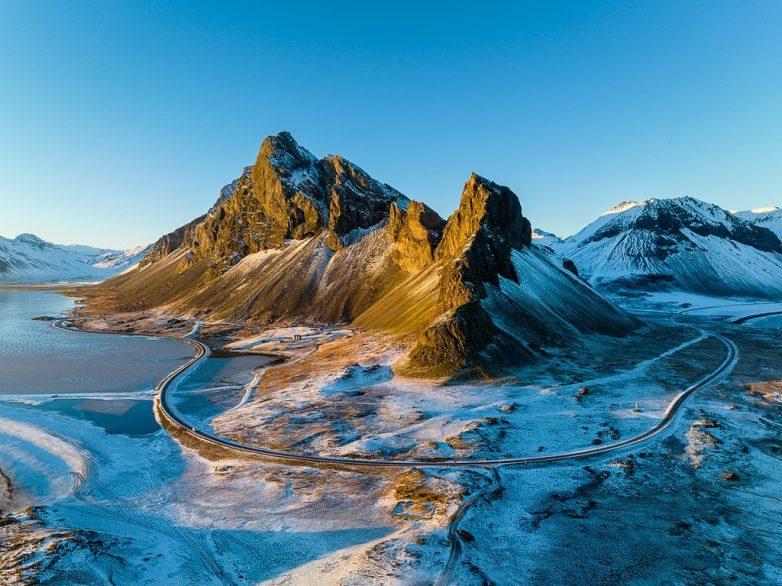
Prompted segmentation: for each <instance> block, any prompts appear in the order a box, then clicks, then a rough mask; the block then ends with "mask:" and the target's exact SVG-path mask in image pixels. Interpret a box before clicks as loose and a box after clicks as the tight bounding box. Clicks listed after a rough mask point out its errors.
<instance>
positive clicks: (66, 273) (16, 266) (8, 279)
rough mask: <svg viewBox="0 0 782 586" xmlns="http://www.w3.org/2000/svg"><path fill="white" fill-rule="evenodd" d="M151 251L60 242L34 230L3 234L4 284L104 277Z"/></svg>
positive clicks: (0, 276) (0, 264) (0, 275)
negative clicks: (31, 231)
mask: <svg viewBox="0 0 782 586" xmlns="http://www.w3.org/2000/svg"><path fill="white" fill-rule="evenodd" d="M147 251H148V247H138V248H134V249H131V250H111V249H106V248H93V247H91V246H82V245H58V244H52V243H51V242H47V241H45V240H42V239H41V238H38V237H37V236H35V235H33V234H20V235H19V236H17V237H16V238H14V239H13V240H12V239H8V238H3V237H2V236H0V284H30V283H53V282H63V281H102V280H103V279H106V278H108V277H110V276H112V275H115V274H117V273H118V272H120V271H123V270H126V269H127V268H129V267H131V266H133V265H134V264H136V263H137V262H139V260H141V258H142V257H143V256H144V255H145V254H146V253H147Z"/></svg>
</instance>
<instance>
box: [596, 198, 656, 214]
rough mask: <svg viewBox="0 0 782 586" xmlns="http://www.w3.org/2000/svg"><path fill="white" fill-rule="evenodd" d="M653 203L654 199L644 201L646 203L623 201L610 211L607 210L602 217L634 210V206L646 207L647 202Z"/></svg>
mask: <svg viewBox="0 0 782 586" xmlns="http://www.w3.org/2000/svg"><path fill="white" fill-rule="evenodd" d="M653 201H655V200H654V199H649V200H646V201H633V200H628V201H623V202H622V203H619V204H617V205H615V206H614V207H612V208H611V209H610V210H608V211H607V212H605V213H604V214H602V215H603V216H611V215H613V214H621V213H622V212H626V211H627V210H629V209H631V208H634V207H636V206H642V205H646V203H647V202H653Z"/></svg>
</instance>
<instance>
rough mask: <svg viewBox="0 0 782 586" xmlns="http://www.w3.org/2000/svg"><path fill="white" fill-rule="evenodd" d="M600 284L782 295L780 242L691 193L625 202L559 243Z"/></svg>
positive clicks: (584, 273)
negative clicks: (690, 195)
mask: <svg viewBox="0 0 782 586" xmlns="http://www.w3.org/2000/svg"><path fill="white" fill-rule="evenodd" d="M554 246H555V250H556V251H557V252H558V253H560V254H562V255H564V256H567V257H568V258H570V259H572V260H573V261H574V262H575V264H576V266H577V267H578V269H579V271H580V273H581V275H582V276H584V277H585V278H587V279H588V280H589V282H590V283H592V284H593V285H594V286H595V287H598V288H601V289H605V290H610V291H617V290H643V291H648V290H667V289H678V290H684V291H692V292H697V293H704V294H710V295H727V296H749V297H761V298H781V297H782V242H780V239H779V238H778V237H777V236H776V235H775V234H774V233H773V232H771V231H770V230H767V229H765V228H763V227H761V226H760V225H756V224H754V223H751V222H748V221H746V220H745V219H742V218H741V217H738V216H736V215H734V214H731V213H730V212H727V211H725V210H723V209H721V208H719V207H717V206H715V205H712V204H708V203H705V202H702V201H699V200H696V199H693V198H691V197H682V198H675V199H649V200H646V201H644V202H624V203H622V204H620V205H619V206H617V207H615V208H614V209H612V210H610V211H609V212H607V213H606V214H604V215H602V216H600V217H599V218H598V219H597V220H595V221H594V222H592V223H591V224H589V225H588V226H587V227H585V228H584V229H583V230H581V231H580V232H578V233H577V234H575V235H574V236H571V237H570V238H567V239H566V240H564V241H562V242H561V243H559V244H555V245H554Z"/></svg>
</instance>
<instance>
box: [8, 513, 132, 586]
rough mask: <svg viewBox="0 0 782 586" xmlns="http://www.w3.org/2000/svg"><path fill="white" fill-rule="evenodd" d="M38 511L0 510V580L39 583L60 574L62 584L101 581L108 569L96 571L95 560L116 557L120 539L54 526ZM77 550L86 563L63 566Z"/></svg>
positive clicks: (58, 577) (9, 583) (16, 582)
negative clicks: (40, 518) (14, 511)
mask: <svg viewBox="0 0 782 586" xmlns="http://www.w3.org/2000/svg"><path fill="white" fill-rule="evenodd" d="M38 515H39V509H38V508H36V507H30V508H28V509H26V510H24V511H21V512H18V513H14V514H4V513H0V583H1V584H8V585H11V584H14V585H16V584H19V585H22V584H39V583H41V582H42V580H41V577H42V576H44V575H50V576H57V579H58V581H59V582H58V583H62V584H90V583H100V581H101V578H105V575H106V573H105V571H101V570H96V571H93V570H94V568H93V567H92V564H93V563H94V562H95V561H96V560H98V559H99V558H100V559H102V560H103V561H105V559H106V558H115V556H114V554H113V553H112V551H113V550H114V548H116V547H117V541H116V540H112V541H106V540H105V539H103V538H100V537H99V536H98V535H97V534H96V533H94V532H92V531H61V530H56V529H52V528H50V527H47V526H46V525H44V524H43V523H42V522H41V521H40V520H39V518H38ZM74 553H76V554H77V555H79V556H80V557H82V558H83V559H84V560H85V564H84V565H83V567H80V568H74V567H72V566H71V565H70V564H67V563H62V566H61V562H63V561H64V560H67V559H68V558H69V556H72V555H73V554H74ZM115 560H116V562H117V563H121V561H122V560H120V559H119V558H115ZM104 569H105V568H104Z"/></svg>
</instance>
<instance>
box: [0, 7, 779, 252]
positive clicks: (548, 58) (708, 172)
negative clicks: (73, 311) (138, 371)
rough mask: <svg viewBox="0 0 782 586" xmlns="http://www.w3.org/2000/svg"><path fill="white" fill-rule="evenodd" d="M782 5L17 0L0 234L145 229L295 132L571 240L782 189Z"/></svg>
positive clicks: (199, 205)
mask: <svg viewBox="0 0 782 586" xmlns="http://www.w3.org/2000/svg"><path fill="white" fill-rule="evenodd" d="M780 31H782V2H780V1H778V0H774V1H769V2H763V1H753V2H744V1H736V2H720V1H712V0H710V1H706V2H695V1H682V0H677V1H673V2H664V1H646V2H599V3H594V2H586V1H578V2H551V1H541V2H511V3H507V4H503V3H499V2H497V3H495V2H464V3H462V2H457V1H448V2H404V1H399V0H397V1H394V2H385V3H383V2H355V3H346V2H339V1H334V2H322V1H321V2H311V3H296V2H273V3H268V4H266V5H264V3H261V2H246V3H242V2H209V3H202V2H196V1H186V2H118V1H111V2H100V1H93V2H60V1H56V2H41V1H35V0H16V1H11V0H0V234H2V235H4V236H15V235H16V234H17V233H19V232H34V233H36V234H38V235H40V236H42V237H44V238H46V239H49V240H53V241H56V242H63V243H71V242H80V243H86V244H93V245H99V246H110V247H128V246H132V245H136V244H141V243H145V242H148V241H152V240H154V239H155V238H157V237H158V236H159V235H161V234H162V233H164V232H167V231H169V230H171V229H173V228H175V227H177V226H179V225H181V224H183V223H184V222H186V221H188V220H190V219H191V218H193V217H195V216H197V215H199V214H201V213H203V211H205V210H206V209H207V208H208V207H209V206H210V205H211V203H212V202H213V200H214V199H215V197H216V194H217V191H218V190H219V188H220V187H221V186H222V185H223V184H225V183H227V182H229V181H230V180H231V179H233V178H234V177H235V176H237V175H238V174H239V172H240V171H241V167H242V166H243V165H244V164H248V163H250V162H252V161H254V159H255V155H256V154H257V150H258V147H259V145H260V142H261V140H262V139H263V137H264V136H266V135H268V134H273V133H276V132H278V131H280V130H289V131H290V132H292V133H293V135H294V136H295V137H296V138H297V140H298V141H299V142H300V143H301V144H303V145H304V146H306V147H307V148H309V149H310V150H311V151H313V152H314V153H315V154H317V155H325V154H327V153H339V154H341V155H343V156H345V157H346V158H348V159H350V160H352V161H354V162H356V163H357V164H359V165H360V166H362V167H363V168H364V169H366V170H367V171H368V172H369V173H371V174H372V175H373V176H375V177H376V178H378V179H381V180H383V181H386V182H388V183H390V184H392V185H394V186H395V187H396V188H398V189H400V190H401V191H403V192H404V193H406V194H408V195H409V196H411V197H414V198H417V199H422V200H424V201H426V202H427V203H429V204H430V205H432V206H433V207H434V208H435V209H437V210H438V211H439V212H440V213H441V214H443V215H448V214H449V213H451V212H452V211H453V209H454V208H455V206H456V204H457V202H458V198H459V195H460V191H461V187H462V184H463V183H464V181H465V180H466V179H467V177H468V176H469V173H470V172H471V171H473V170H475V171H476V172H478V173H480V174H482V175H485V176H487V177H489V178H491V179H493V180H495V181H497V182H499V183H503V184H505V185H508V186H510V187H511V188H512V189H513V190H514V191H515V192H516V193H517V194H518V195H519V197H520V199H521V202H522V206H523V208H524V212H525V215H527V216H528V217H529V218H530V219H531V220H532V223H533V225H535V226H539V227H541V228H544V229H547V230H551V231H555V232H557V233H559V234H562V235H567V234H570V233H572V232H574V231H576V230H577V229H578V228H580V227H581V226H582V225H583V224H585V223H587V222H588V221H591V220H592V219H593V218H594V217H595V216H596V215H598V214H599V213H601V212H603V211H604V210H606V209H608V208H610V207H611V206H613V205H614V204H615V203H617V202H619V201H622V200H626V199H638V198H647V197H669V196H675V195H685V194H686V195H692V196H694V197H698V198H701V199H706V200H709V201H712V202H714V203H717V204H720V205H722V206H724V207H727V208H747V207H756V206H760V205H769V204H775V205H780V204H782V36H781V35H782V33H780Z"/></svg>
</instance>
